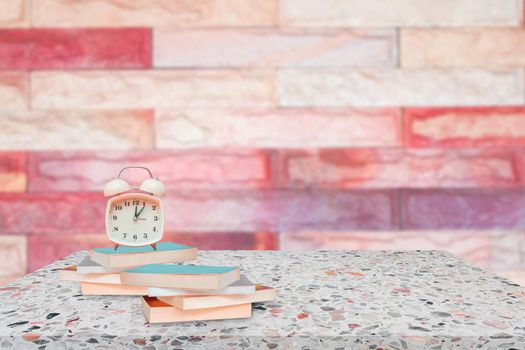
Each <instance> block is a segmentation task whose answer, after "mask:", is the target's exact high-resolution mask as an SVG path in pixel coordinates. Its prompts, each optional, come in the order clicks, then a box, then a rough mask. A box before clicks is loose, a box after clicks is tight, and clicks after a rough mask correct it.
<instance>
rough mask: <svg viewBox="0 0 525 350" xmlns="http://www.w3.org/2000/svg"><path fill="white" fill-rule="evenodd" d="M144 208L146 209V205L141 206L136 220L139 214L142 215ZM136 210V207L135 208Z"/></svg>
mask: <svg viewBox="0 0 525 350" xmlns="http://www.w3.org/2000/svg"><path fill="white" fill-rule="evenodd" d="M144 208H146V204H145V203H144V204H142V208H140V210H139V212H138V213H137V214H136V215H135V216H136V217H137V218H138V217H139V215H140V214H142V211H143V210H144ZM135 209H136V207H135Z"/></svg>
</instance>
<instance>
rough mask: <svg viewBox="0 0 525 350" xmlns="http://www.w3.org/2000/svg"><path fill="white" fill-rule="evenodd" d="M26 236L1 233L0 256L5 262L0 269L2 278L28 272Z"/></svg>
mask: <svg viewBox="0 0 525 350" xmlns="http://www.w3.org/2000/svg"><path fill="white" fill-rule="evenodd" d="M26 245H27V244H26V237H25V236H6V235H4V234H1V235H0V256H1V257H2V260H3V261H4V262H5V263H4V264H3V265H4V266H2V270H0V278H5V277H8V276H13V275H25V273H26V272H27V271H26V270H27V261H26V260H27V254H26V250H27V247H26Z"/></svg>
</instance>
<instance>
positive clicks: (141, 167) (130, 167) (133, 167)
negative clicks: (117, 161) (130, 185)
mask: <svg viewBox="0 0 525 350" xmlns="http://www.w3.org/2000/svg"><path fill="white" fill-rule="evenodd" d="M127 169H144V170H146V171H147V172H148V173H149V177H151V178H152V179H153V174H152V173H151V171H150V170H149V169H148V168H146V167H145V166H127V167H125V168H122V170H120V172H119V173H118V176H117V179H120V175H122V173H123V172H124V170H127Z"/></svg>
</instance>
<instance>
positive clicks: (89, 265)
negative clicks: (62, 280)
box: [77, 256, 126, 275]
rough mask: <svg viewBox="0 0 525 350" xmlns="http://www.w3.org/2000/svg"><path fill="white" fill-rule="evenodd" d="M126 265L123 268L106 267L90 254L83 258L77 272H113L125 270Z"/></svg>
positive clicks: (83, 273)
mask: <svg viewBox="0 0 525 350" xmlns="http://www.w3.org/2000/svg"><path fill="white" fill-rule="evenodd" d="M125 269H126V267H121V268H118V267H117V268H106V267H104V266H102V265H100V264H97V263H96V262H94V261H93V260H91V259H90V258H89V256H86V257H85V258H84V260H82V261H81V262H80V263H78V265H77V273H78V274H81V275H85V274H92V273H113V272H121V271H123V270H125Z"/></svg>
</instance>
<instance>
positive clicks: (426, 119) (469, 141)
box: [405, 107, 525, 147]
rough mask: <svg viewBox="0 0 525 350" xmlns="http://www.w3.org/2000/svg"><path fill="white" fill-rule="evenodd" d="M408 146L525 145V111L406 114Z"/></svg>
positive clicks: (433, 110) (450, 110) (442, 110)
mask: <svg viewBox="0 0 525 350" xmlns="http://www.w3.org/2000/svg"><path fill="white" fill-rule="evenodd" d="M405 135H406V144H407V145H408V146H417V147H419V146H505V145H514V144H525V108H523V107H488V108H429V109H425V108H422V109H408V110H406V111H405Z"/></svg>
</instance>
